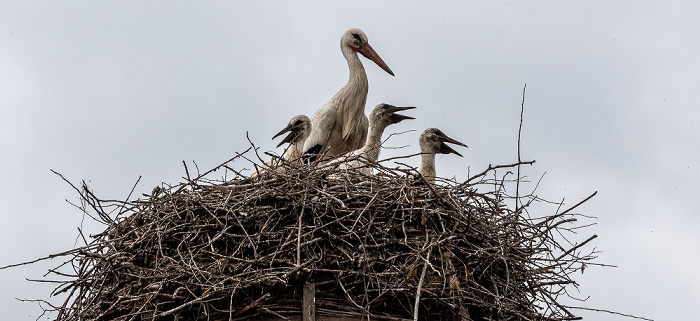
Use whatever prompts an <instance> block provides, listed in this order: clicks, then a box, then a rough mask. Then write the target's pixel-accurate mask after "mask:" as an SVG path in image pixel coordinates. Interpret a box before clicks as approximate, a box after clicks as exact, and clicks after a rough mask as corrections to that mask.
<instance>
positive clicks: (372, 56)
mask: <svg viewBox="0 0 700 321" xmlns="http://www.w3.org/2000/svg"><path fill="white" fill-rule="evenodd" d="M357 52H359V53H361V54H362V55H363V56H365V58H367V59H369V60H372V61H374V63H375V64H377V66H379V67H380V68H382V69H384V71H386V72H388V73H389V74H390V75H392V76H393V75H394V72H393V71H391V69H390V68H389V66H387V65H386V63H384V60H382V58H381V57H379V55H378V54H377V53H376V52H375V51H374V49H372V46H370V45H369V44H368V43H366V44H363V45H361V46H360V48H358V49H357Z"/></svg>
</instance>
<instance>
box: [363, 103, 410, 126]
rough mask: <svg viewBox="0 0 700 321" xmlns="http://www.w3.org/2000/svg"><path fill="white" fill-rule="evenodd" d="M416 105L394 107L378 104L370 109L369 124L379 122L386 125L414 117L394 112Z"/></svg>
mask: <svg viewBox="0 0 700 321" xmlns="http://www.w3.org/2000/svg"><path fill="white" fill-rule="evenodd" d="M414 108H416V107H396V106H393V105H389V104H379V105H377V106H375V107H374V109H372V112H371V113H370V114H369V121H370V123H371V124H381V125H382V126H384V127H386V126H389V125H391V124H396V123H399V122H401V121H402V120H404V119H415V118H413V117H410V116H405V115H401V114H397V113H396V112H399V111H402V110H408V109H414Z"/></svg>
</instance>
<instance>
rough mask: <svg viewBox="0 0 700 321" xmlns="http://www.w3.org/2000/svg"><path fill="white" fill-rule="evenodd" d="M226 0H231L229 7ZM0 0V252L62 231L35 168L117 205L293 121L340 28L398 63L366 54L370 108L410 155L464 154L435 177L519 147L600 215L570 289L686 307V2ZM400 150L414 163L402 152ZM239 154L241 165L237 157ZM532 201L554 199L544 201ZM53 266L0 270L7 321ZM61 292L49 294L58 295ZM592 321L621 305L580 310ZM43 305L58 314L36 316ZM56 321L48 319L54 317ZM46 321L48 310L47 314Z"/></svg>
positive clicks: (63, 191) (694, 275)
mask: <svg viewBox="0 0 700 321" xmlns="http://www.w3.org/2000/svg"><path fill="white" fill-rule="evenodd" d="M239 3H240V4H239ZM426 3H427V2H425V1H382V2H380V1H351V2H350V1H333V2H329V1H316V2H305V3H304V4H296V3H293V2H291V1H246V2H243V1H239V2H236V3H233V2H232V1H208V2H206V4H205V2H193V1H179V2H175V1H169V2H167V4H166V3H165V2H151V3H146V2H144V1H118V2H112V3H106V2H102V1H62V2H58V1H41V2H39V1H31V2H30V1H7V0H4V1H0V169H2V171H0V181H1V182H2V185H0V218H1V223H0V242H1V244H3V246H1V247H0V265H6V264H11V263H17V262H22V261H28V260H32V259H35V258H38V257H42V256H46V255H48V254H51V253H57V252H61V251H63V250H66V249H70V248H72V247H73V246H74V245H76V244H77V245H80V244H81V243H80V242H78V229H77V228H78V227H79V226H81V224H82V225H83V226H84V229H85V230H86V232H87V233H96V232H99V231H100V228H101V226H99V225H96V224H93V223H90V222H89V221H85V222H83V221H82V216H81V213H80V212H79V211H78V210H77V209H75V208H73V207H72V206H71V205H69V204H68V203H66V201H65V200H66V199H67V200H69V201H72V202H77V201H78V199H77V195H76V193H75V192H74V191H73V190H71V188H70V186H69V185H68V184H66V183H65V182H63V181H62V180H61V179H60V177H58V176H56V175H54V174H52V173H51V171H50V169H53V170H56V171H58V172H60V173H62V174H63V175H64V176H65V177H66V178H68V179H70V180H71V181H73V182H76V183H79V181H80V180H81V179H84V180H86V181H87V182H88V183H89V185H90V186H91V188H92V189H93V190H94V191H95V193H96V194H97V195H98V196H100V197H102V198H108V199H124V198H125V197H126V196H127V194H128V193H129V191H130V190H131V187H132V186H133V184H134V183H135V182H136V181H137V179H138V178H139V177H141V182H140V183H139V185H138V186H137V188H136V192H137V195H140V193H147V192H149V191H150V190H151V189H152V188H153V187H154V186H156V185H159V184H160V183H161V182H166V183H173V184H174V183H178V182H180V181H181V180H182V179H181V177H182V176H183V175H184V170H183V166H182V161H183V160H184V161H187V162H188V163H189V164H190V166H193V165H192V161H194V162H196V163H197V164H198V166H199V168H200V169H202V170H207V169H209V168H211V167H213V166H215V165H217V164H219V163H221V162H223V161H225V160H227V159H229V158H230V157H232V156H233V155H234V153H235V152H237V151H239V152H240V151H243V150H245V149H246V148H247V147H248V143H247V141H246V132H248V133H249V135H250V138H251V139H252V140H253V141H254V142H255V143H256V144H257V145H259V146H260V147H261V148H262V151H276V152H278V153H281V150H280V149H275V148H274V146H275V145H276V142H273V141H271V140H270V138H271V137H272V135H274V134H275V133H276V132H277V131H279V130H280V129H282V128H283V127H284V126H285V124H286V122H287V121H288V120H289V119H290V118H291V117H292V116H294V115H296V114H307V115H311V114H312V113H313V112H314V111H315V110H316V109H317V108H318V107H320V106H321V105H323V104H324V103H325V102H326V101H327V100H328V99H329V98H330V97H331V96H332V95H333V94H335V92H336V91H337V90H338V89H340V88H341V87H342V86H343V85H344V84H345V82H346V81H347V77H348V70H347V65H346V63H345V60H344V59H343V57H342V55H341V53H340V48H339V47H340V45H339V40H340V36H341V35H342V33H343V32H344V31H345V30H347V29H348V28H351V27H358V28H361V29H362V30H363V31H364V32H365V33H366V34H367V36H368V38H369V42H370V44H371V45H372V46H373V47H374V49H375V50H376V51H377V53H378V54H379V55H380V56H381V57H382V58H383V59H384V61H385V62H386V63H387V64H388V65H389V67H391V69H392V70H393V71H394V73H395V74H396V77H392V76H390V75H388V74H386V73H385V72H384V71H382V70H381V69H380V68H379V67H377V66H376V65H374V64H373V63H372V62H370V61H369V60H367V59H364V58H363V60H362V61H363V63H364V65H365V67H366V69H367V76H368V78H369V82H370V91H369V95H368V99H367V104H368V107H367V109H366V110H367V112H369V110H371V108H372V107H373V106H374V105H375V104H377V103H380V102H386V103H391V104H394V105H412V106H417V107H418V108H417V109H416V110H413V111H410V115H411V116H414V117H416V119H415V120H411V121H406V122H402V123H400V124H398V125H394V126H392V127H390V128H389V129H388V132H398V131H405V130H415V131H414V132H409V133H406V134H403V135H400V136H398V137H393V138H392V139H391V140H390V141H389V144H390V145H392V146H403V145H408V146H407V147H405V148H403V149H400V150H387V151H385V152H383V155H384V156H389V155H400V154H412V153H415V152H417V151H418V144H417V137H418V135H419V134H420V132H421V131H422V130H423V129H425V128H427V127H439V128H440V129H442V130H443V131H444V132H445V133H447V134H448V135H449V136H451V137H453V138H455V139H457V140H460V141H462V142H464V143H466V144H467V145H469V148H468V149H463V150H460V152H461V153H462V154H463V155H464V158H459V157H455V156H454V155H445V156H439V157H438V160H437V163H438V164H437V165H438V175H440V176H445V177H453V176H454V177H456V179H457V180H463V179H465V178H466V177H468V171H470V170H471V171H472V172H478V171H481V170H483V169H484V168H486V167H487V166H488V164H504V163H511V162H513V161H514V160H516V159H517V134H518V122H519V115H520V102H521V98H522V97H521V95H522V89H523V85H524V84H525V83H527V94H526V101H525V116H524V126H523V132H522V158H523V159H526V160H530V159H535V160H537V162H536V163H535V165H534V166H531V167H525V168H523V169H524V170H525V174H526V175H528V177H529V178H531V179H534V180H537V179H539V177H540V176H542V175H544V178H543V180H542V182H541V183H540V186H539V189H538V190H537V194H538V195H539V196H540V197H543V198H546V199H550V200H554V201H561V200H562V199H563V200H564V201H565V202H566V203H567V204H568V205H573V204H575V203H576V202H578V201H580V200H581V199H583V198H585V197H587V196H588V195H590V194H591V193H593V192H594V191H598V195H597V196H596V197H594V198H593V199H592V200H591V201H589V202H588V203H587V204H585V205H584V206H582V207H581V208H580V209H579V211H580V212H582V213H585V214H588V215H592V216H596V217H597V218H598V219H597V221H596V223H597V225H595V226H593V227H591V228H589V229H587V230H584V231H582V232H581V236H580V237H581V240H583V239H585V238H587V237H588V236H589V235H591V234H597V235H598V236H599V237H598V238H597V239H596V240H595V241H594V242H592V243H590V244H591V245H593V246H595V247H596V249H597V250H599V251H602V253H600V255H599V259H598V262H599V263H605V264H612V265H616V266H618V267H617V268H596V267H592V268H589V269H587V270H586V271H585V273H584V274H583V275H580V276H577V281H578V282H579V283H580V285H581V286H580V288H579V290H580V293H577V295H578V296H580V297H583V298H585V297H590V299H588V301H587V302H584V303H580V304H582V305H584V306H587V307H590V308H599V309H609V310H615V311H619V312H622V313H629V314H635V315H640V316H644V317H647V318H652V319H655V320H690V319H694V318H697V312H696V306H697V304H698V302H700V276H699V274H698V266H700V234H699V233H698V232H697V229H698V228H699V227H700V216H699V215H698V214H700V213H698V206H697V204H698V195H700V187H699V186H698V184H699V183H698V182H700V119H699V116H700V110H699V108H698V107H699V103H700V41H699V39H700V19H698V16H700V4H698V2H695V1H663V2H662V1H639V0H635V1H508V2H503V1H446V2H441V3H435V2H431V5H426ZM404 161H405V162H406V163H409V164H413V165H418V159H417V158H413V159H408V160H404ZM237 164H239V166H241V167H246V166H247V167H248V168H250V167H249V166H248V164H245V163H237ZM541 214H543V215H547V214H550V213H541ZM61 262H62V261H61V260H60V259H56V260H53V261H48V262H44V263H40V264H35V265H32V266H27V267H22V268H14V269H9V270H0V284H2V285H1V286H2V289H1V290H0V310H1V311H3V319H7V320H34V319H36V318H37V317H38V316H39V315H40V313H41V309H40V308H39V306H38V305H37V304H36V303H26V302H19V301H17V300H15V298H24V299H49V298H48V293H49V292H50V290H51V289H52V286H50V285H45V284H36V283H31V282H27V281H26V280H25V279H27V278H29V279H40V278H42V275H43V274H44V273H45V272H46V271H47V269H49V268H52V267H55V266H57V265H58V264H60V263H61ZM64 299H65V296H63V297H57V298H52V299H50V300H51V301H52V302H53V303H54V304H57V305H60V304H62V302H63V300H64ZM576 312H577V313H578V314H579V315H582V316H584V318H585V319H588V320H623V319H624V318H621V317H619V316H615V315H609V314H601V313H592V312H585V311H576ZM52 317H53V318H55V315H53V316H52ZM53 318H52V319H53ZM43 319H46V318H43Z"/></svg>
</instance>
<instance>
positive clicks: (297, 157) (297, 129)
mask: <svg viewBox="0 0 700 321" xmlns="http://www.w3.org/2000/svg"><path fill="white" fill-rule="evenodd" d="M287 132H289V134H288V135H287V136H286V137H285V138H284V139H282V141H281V142H280V143H279V144H277V147H280V146H282V144H284V143H289V147H287V150H286V151H285V152H284V155H282V159H284V160H285V161H287V162H288V163H291V164H301V155H302V152H301V151H302V149H301V148H302V147H303V146H304V141H305V140H306V138H307V137H309V133H311V120H310V119H309V117H306V116H305V115H296V116H294V117H292V119H291V120H290V121H289V123H288V124H287V127H285V128H284V129H282V130H281V131H280V132H279V133H277V134H275V136H272V139H275V138H277V136H280V135H282V134H284V133H287ZM272 167H273V166H272V161H270V162H267V163H265V164H263V165H260V167H259V168H258V171H256V172H254V173H253V174H251V175H250V177H255V176H258V175H259V174H261V173H263V172H265V171H268V170H270V168H272Z"/></svg>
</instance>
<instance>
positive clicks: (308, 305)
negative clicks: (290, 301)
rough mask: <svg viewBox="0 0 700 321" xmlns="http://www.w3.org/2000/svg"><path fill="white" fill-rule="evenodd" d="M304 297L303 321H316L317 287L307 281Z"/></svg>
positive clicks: (303, 292) (303, 291)
mask: <svg viewBox="0 0 700 321" xmlns="http://www.w3.org/2000/svg"><path fill="white" fill-rule="evenodd" d="M302 296H303V298H302V308H301V311H302V321H316V285H315V284H313V283H311V282H309V281H305V282H304V288H303V290H302Z"/></svg>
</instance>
